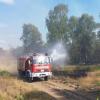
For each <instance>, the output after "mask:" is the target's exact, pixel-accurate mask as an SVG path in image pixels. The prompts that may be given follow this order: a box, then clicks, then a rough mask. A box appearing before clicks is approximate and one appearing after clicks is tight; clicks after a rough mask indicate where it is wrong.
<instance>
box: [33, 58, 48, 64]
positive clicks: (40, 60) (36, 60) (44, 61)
mask: <svg viewBox="0 0 100 100" xmlns="http://www.w3.org/2000/svg"><path fill="white" fill-rule="evenodd" d="M33 63H34V64H49V63H50V60H49V57H48V56H37V57H35V58H33Z"/></svg>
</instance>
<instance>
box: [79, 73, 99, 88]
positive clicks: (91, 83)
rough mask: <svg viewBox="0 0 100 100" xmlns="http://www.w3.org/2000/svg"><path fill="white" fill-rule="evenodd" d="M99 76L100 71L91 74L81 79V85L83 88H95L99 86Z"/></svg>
mask: <svg viewBox="0 0 100 100" xmlns="http://www.w3.org/2000/svg"><path fill="white" fill-rule="evenodd" d="M98 75H100V71H94V72H90V73H89V74H88V76H87V77H84V78H80V79H79V84H80V85H81V86H82V87H83V88H91V87H94V88H95V87H96V86H97V83H99V82H100V76H98Z"/></svg>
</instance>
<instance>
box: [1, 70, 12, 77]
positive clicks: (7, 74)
mask: <svg viewBox="0 0 100 100" xmlns="http://www.w3.org/2000/svg"><path fill="white" fill-rule="evenodd" d="M0 76H5V77H8V76H11V73H9V72H7V71H0Z"/></svg>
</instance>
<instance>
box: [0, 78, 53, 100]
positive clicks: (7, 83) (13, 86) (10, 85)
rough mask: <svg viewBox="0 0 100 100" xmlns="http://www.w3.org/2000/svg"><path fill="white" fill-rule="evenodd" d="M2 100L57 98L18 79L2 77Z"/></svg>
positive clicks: (0, 84) (0, 97)
mask: <svg viewBox="0 0 100 100" xmlns="http://www.w3.org/2000/svg"><path fill="white" fill-rule="evenodd" d="M0 100H55V98H53V97H52V96H50V95H49V94H47V93H45V92H42V91H39V90H37V89H36V88H35V87H34V86H33V85H32V84H29V83H27V82H23V81H22V80H19V79H17V78H16V77H1V76H0Z"/></svg>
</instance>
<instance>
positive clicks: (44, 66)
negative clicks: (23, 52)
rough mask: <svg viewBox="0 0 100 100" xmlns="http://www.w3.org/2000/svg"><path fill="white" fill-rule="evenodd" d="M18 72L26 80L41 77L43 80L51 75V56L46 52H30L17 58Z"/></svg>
mask: <svg viewBox="0 0 100 100" xmlns="http://www.w3.org/2000/svg"><path fill="white" fill-rule="evenodd" d="M17 69H18V72H19V75H20V76H24V77H25V78H27V79H28V80H33V79H34V78H36V77H38V78H43V79H44V80H45V81H47V80H48V78H49V77H51V76H52V72H51V57H50V56H48V55H47V54H36V53H34V54H32V55H30V56H22V57H20V58H19V59H18V67H17Z"/></svg>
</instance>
